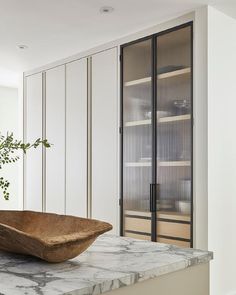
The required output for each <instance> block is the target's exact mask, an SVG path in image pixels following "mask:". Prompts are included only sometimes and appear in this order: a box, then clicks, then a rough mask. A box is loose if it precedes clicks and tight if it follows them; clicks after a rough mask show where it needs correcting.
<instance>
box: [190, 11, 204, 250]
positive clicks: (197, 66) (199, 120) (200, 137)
mask: <svg viewBox="0 0 236 295" xmlns="http://www.w3.org/2000/svg"><path fill="white" fill-rule="evenodd" d="M193 62H194V64H193V69H194V73H193V78H194V87H193V89H194V94H193V95H194V102H193V104H194V105H193V112H194V132H193V135H194V138H193V141H194V165H193V169H194V171H193V175H194V178H193V189H194V247H195V248H198V249H207V247H208V228H207V223H208V221H207V218H208V217H207V215H208V204H207V181H208V180H207V89H208V88H207V62H208V61H207V7H202V8H199V9H197V10H196V13H195V22H194V61H193Z"/></svg>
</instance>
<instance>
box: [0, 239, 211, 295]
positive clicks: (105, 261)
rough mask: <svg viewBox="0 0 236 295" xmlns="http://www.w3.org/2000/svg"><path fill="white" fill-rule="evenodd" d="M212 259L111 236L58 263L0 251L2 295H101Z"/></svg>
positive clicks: (203, 254) (202, 253)
mask: <svg viewBox="0 0 236 295" xmlns="http://www.w3.org/2000/svg"><path fill="white" fill-rule="evenodd" d="M212 258H213V255H212V253H211V252H206V251H200V250H194V249H183V248H178V247H175V246H170V245H166V244H160V243H152V242H148V241H140V240H133V239H130V238H124V237H116V236H111V235H103V236H100V237H99V238H98V239H97V240H96V241H95V242H94V244H93V245H92V246H90V247H89V248H88V250H87V251H85V252H84V253H83V254H81V255H80V256H78V257H76V258H74V259H72V260H69V261H67V262H64V263H58V264H49V263H46V262H44V261H41V260H39V259H37V258H33V257H27V256H22V255H15V254H13V255H12V254H7V253H4V252H0V295H3V294H4V295H18V294H24V295H26V294H30V295H31V294H32V295H43V294H49V295H58V294H70V295H90V294H102V293H104V292H107V291H111V290H113V289H116V288H121V287H124V286H128V285H132V284H135V283H137V282H141V281H144V280H147V279H150V278H154V277H158V276H160V275H163V274H167V273H171V272H174V271H177V270H181V269H184V268H187V267H191V266H193V265H196V264H201V263H206V262H208V261H210V260H211V259H212Z"/></svg>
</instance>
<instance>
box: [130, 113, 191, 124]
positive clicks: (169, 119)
mask: <svg viewBox="0 0 236 295" xmlns="http://www.w3.org/2000/svg"><path fill="white" fill-rule="evenodd" d="M190 119H191V115H190V114H186V115H180V116H170V117H162V118H159V119H158V123H170V122H178V121H185V120H190ZM141 125H151V119H148V120H139V121H130V122H126V123H125V127H132V126H141Z"/></svg>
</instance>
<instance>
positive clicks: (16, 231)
mask: <svg viewBox="0 0 236 295" xmlns="http://www.w3.org/2000/svg"><path fill="white" fill-rule="evenodd" d="M111 229H112V225H111V224H109V223H106V222H102V221H98V220H93V219H87V218H80V217H74V216H66V215H57V214H52V213H40V212H34V211H2V210H0V250H4V251H8V252H13V253H21V254H27V255H33V256H37V257H39V258H41V259H43V260H46V261H48V262H62V261H65V260H68V259H71V258H74V257H76V256H77V255H79V254H81V253H82V252H83V251H85V250H86V249H87V248H88V247H89V246H90V245H91V244H92V243H93V242H94V241H95V239H96V238H97V237H98V236H99V235H101V234H103V233H105V232H107V231H109V230H111Z"/></svg>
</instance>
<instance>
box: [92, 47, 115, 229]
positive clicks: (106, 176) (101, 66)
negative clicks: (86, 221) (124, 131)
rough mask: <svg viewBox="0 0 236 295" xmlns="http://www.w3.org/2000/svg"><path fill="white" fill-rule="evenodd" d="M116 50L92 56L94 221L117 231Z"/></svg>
mask: <svg viewBox="0 0 236 295" xmlns="http://www.w3.org/2000/svg"><path fill="white" fill-rule="evenodd" d="M117 81H118V77H117V49H116V48H113V49H110V50H106V51H103V52H101V53H98V54H95V55H93V56H92V103H91V104H92V112H91V115H92V155H91V158H92V200H91V204H92V218H95V219H100V220H104V221H107V222H110V223H111V224H112V225H113V228H114V229H113V232H114V233H117V228H118V222H117V220H118V100H117Z"/></svg>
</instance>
